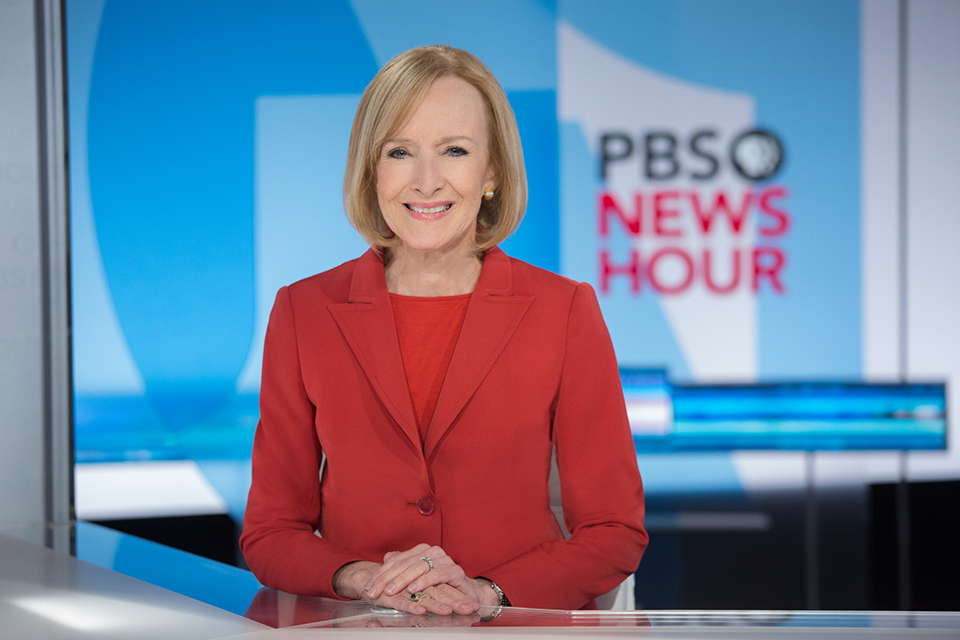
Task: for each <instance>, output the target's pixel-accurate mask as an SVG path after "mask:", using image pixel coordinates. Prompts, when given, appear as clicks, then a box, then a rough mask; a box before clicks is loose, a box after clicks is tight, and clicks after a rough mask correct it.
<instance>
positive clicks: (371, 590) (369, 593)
mask: <svg viewBox="0 0 960 640" xmlns="http://www.w3.org/2000/svg"><path fill="white" fill-rule="evenodd" d="M373 593H374V591H373V589H367V596H368V597H370V598H372V597H373Z"/></svg>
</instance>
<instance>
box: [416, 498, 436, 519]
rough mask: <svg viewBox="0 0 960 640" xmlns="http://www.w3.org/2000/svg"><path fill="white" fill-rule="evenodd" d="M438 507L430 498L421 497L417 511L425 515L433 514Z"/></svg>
mask: <svg viewBox="0 0 960 640" xmlns="http://www.w3.org/2000/svg"><path fill="white" fill-rule="evenodd" d="M435 509H436V507H435V506H434V504H433V500H431V499H430V498H420V499H419V500H417V511H419V512H420V513H422V514H423V515H425V516H429V515H432V514H433V512H434V510H435Z"/></svg>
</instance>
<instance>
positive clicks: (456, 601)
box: [424, 584, 480, 615]
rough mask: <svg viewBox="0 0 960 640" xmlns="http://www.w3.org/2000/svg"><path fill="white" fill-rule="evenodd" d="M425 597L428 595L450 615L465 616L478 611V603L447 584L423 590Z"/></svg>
mask: <svg viewBox="0 0 960 640" xmlns="http://www.w3.org/2000/svg"><path fill="white" fill-rule="evenodd" d="M424 594H425V595H429V596H430V597H431V598H432V599H433V600H436V601H437V602H439V603H440V604H441V605H446V606H447V607H449V608H450V611H451V612H452V613H457V614H460V615H467V614H471V613H474V612H475V611H478V610H479V609H480V603H479V602H478V601H477V600H476V599H475V598H472V597H470V596H469V595H467V594H465V593H464V592H462V591H460V590H459V589H456V588H454V587H452V586H450V585H449V584H438V585H437V586H435V587H428V588H426V589H425V590H424Z"/></svg>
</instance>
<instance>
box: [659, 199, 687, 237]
mask: <svg viewBox="0 0 960 640" xmlns="http://www.w3.org/2000/svg"><path fill="white" fill-rule="evenodd" d="M679 197H680V193H679V192H678V191H658V192H656V193H655V194H654V195H653V232H654V233H656V234H657V235H658V236H666V237H671V238H676V237H679V236H682V235H683V231H681V230H680V229H664V228H663V222H664V219H669V218H676V217H679V215H680V211H679V210H677V209H667V208H665V207H664V200H668V199H674V198H679Z"/></svg>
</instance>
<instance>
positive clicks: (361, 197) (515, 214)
mask: <svg viewBox="0 0 960 640" xmlns="http://www.w3.org/2000/svg"><path fill="white" fill-rule="evenodd" d="M444 76H455V77H457V78H460V79H462V80H464V81H466V82H468V83H470V84H471V85H473V86H474V87H476V89H477V90H478V91H479V92H480V95H481V96H482V97H483V103H484V107H485V111H486V115H487V131H488V133H489V137H490V139H489V141H488V142H489V144H488V147H489V157H490V165H491V167H492V168H493V172H494V175H495V176H496V178H497V183H498V184H497V188H496V190H495V193H494V196H493V198H492V199H491V200H481V204H480V211H479V213H478V214H477V223H478V224H477V241H476V243H477V250H478V251H485V250H487V249H489V248H491V247H493V246H495V245H497V244H499V243H500V242H502V241H503V240H505V239H506V238H507V237H508V236H509V235H510V234H511V233H513V232H514V231H515V230H516V228H517V227H518V226H519V225H520V220H521V219H522V218H523V213H524V210H525V209H526V207H527V174H526V169H525V168H524V165H523V149H522V148H521V146H520V133H519V131H518V130H517V120H516V118H515V117H514V115H513V109H511V108H510V103H509V102H508V101H507V96H506V95H505V94H504V92H503V89H502V88H501V87H500V83H499V82H497V79H496V78H495V77H493V74H492V73H491V72H490V69H488V68H487V66H486V65H485V64H483V63H482V62H481V61H480V60H479V59H478V58H477V57H476V56H475V55H473V54H472V53H468V52H467V51H464V50H462V49H455V48H453V47H449V46H447V45H431V46H426V47H418V48H416V49H411V50H409V51H406V52H404V53H401V54H400V55H398V56H397V57H395V58H393V59H392V60H391V61H390V62H388V63H387V64H386V65H385V66H384V67H383V68H382V69H380V71H379V72H378V73H377V75H376V76H374V78H373V80H371V81H370V84H369V85H367V88H366V90H364V92H363V96H362V97H361V98H360V106H359V107H357V114H356V116H355V117H354V119H353V128H352V129H351V131H350V146H349V148H348V150H347V167H346V171H345V172H344V176H343V204H344V209H345V210H346V213H347V218H348V219H349V220H350V224H352V225H353V227H354V228H355V229H356V230H357V231H359V232H360V235H362V236H363V238H364V240H366V241H367V242H368V243H369V244H370V245H371V246H373V247H392V246H397V245H398V244H400V240H399V239H398V238H396V237H395V236H394V234H393V232H392V231H391V230H390V228H389V227H388V226H387V223H386V222H385V221H384V219H383V215H382V214H381V213H380V206H379V204H378V202H377V163H378V161H379V159H380V151H381V149H382V147H383V143H384V142H385V141H387V140H389V139H390V138H391V136H393V135H394V134H396V132H397V131H399V130H400V129H401V128H402V127H403V125H404V124H405V123H406V122H407V121H408V120H409V119H410V117H411V116H413V112H414V111H415V110H416V108H417V107H418V106H419V105H420V102H421V101H422V100H423V97H424V95H426V93H427V90H428V89H429V88H430V85H432V84H433V82H434V80H436V79H438V78H441V77H444Z"/></svg>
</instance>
